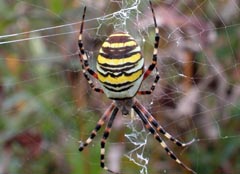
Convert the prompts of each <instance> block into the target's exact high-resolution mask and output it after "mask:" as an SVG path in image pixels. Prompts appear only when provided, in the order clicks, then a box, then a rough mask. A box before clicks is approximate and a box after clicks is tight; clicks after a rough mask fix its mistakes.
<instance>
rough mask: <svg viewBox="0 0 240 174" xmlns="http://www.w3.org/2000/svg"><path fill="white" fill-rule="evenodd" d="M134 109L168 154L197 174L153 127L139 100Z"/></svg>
mask: <svg viewBox="0 0 240 174" xmlns="http://www.w3.org/2000/svg"><path fill="white" fill-rule="evenodd" d="M133 109H134V110H135V112H136V113H137V114H138V115H139V117H140V119H141V120H142V121H143V124H144V126H145V128H146V129H148V130H149V132H150V133H151V134H152V135H153V136H154V138H155V139H156V140H157V141H158V142H159V143H160V145H161V146H162V147H163V148H164V150H165V151H166V152H167V154H168V155H169V156H170V157H171V158H172V159H173V160H175V161H176V162H177V163H178V164H179V165H181V166H182V167H184V168H185V169H186V170H188V171H190V172H191V173H194V174H196V172H195V171H193V170H192V169H191V168H189V167H188V166H186V165H185V164H184V163H182V162H181V161H180V160H179V159H178V157H177V156H176V155H175V154H174V153H173V152H172V150H171V149H169V148H168V147H167V144H166V143H165V142H164V141H163V140H162V138H161V137H160V136H159V134H158V133H157V132H156V130H155V129H154V128H153V127H152V125H151V124H150V123H149V121H148V119H147V116H145V113H144V112H142V110H141V108H140V107H139V104H138V102H135V104H134V105H133Z"/></svg>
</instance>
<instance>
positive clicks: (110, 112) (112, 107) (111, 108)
mask: <svg viewBox="0 0 240 174" xmlns="http://www.w3.org/2000/svg"><path fill="white" fill-rule="evenodd" d="M115 109H116V105H115V102H113V103H112V104H111V105H110V106H109V107H108V109H107V110H106V111H105V112H104V114H103V116H102V117H101V118H100V119H99V121H98V122H97V125H96V127H95V129H94V130H93V131H92V132H91V134H90V136H89V137H88V139H87V140H86V141H85V142H84V143H82V142H81V141H80V146H79V151H82V150H83V149H84V148H85V147H86V146H87V145H89V144H90V143H91V142H92V140H93V139H94V137H95V136H96V135H97V132H98V131H99V130H100V128H101V127H102V125H103V124H104V123H105V122H106V120H107V119H108V118H109V117H110V115H113V114H114V110H115Z"/></svg>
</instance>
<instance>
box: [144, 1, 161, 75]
mask: <svg viewBox="0 0 240 174" xmlns="http://www.w3.org/2000/svg"><path fill="white" fill-rule="evenodd" d="M149 3H150V8H151V10H152V15H153V21H154V26H155V43H154V49H153V56H152V63H151V64H150V65H149V67H148V69H147V70H146V71H145V72H144V76H143V79H146V78H147V77H148V76H149V75H150V74H151V72H152V71H153V70H154V68H155V67H156V64H157V52H158V45H159V40H160V36H159V29H158V26H157V21H156V17H155V13H154V10H153V7H152V2H151V1H149Z"/></svg>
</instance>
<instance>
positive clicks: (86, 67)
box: [78, 7, 103, 93]
mask: <svg viewBox="0 0 240 174" xmlns="http://www.w3.org/2000/svg"><path fill="white" fill-rule="evenodd" d="M86 9H87V8H86V7H84V11H83V16H82V22H81V27H80V32H79V38H78V47H79V50H80V51H79V59H80V63H81V65H82V71H83V74H84V77H85V78H86V79H87V81H88V83H89V85H90V87H91V88H92V89H93V90H94V91H96V92H100V93H103V90H102V89H101V88H97V87H95V85H94V84H93V81H92V80H91V79H90V78H89V77H88V75H87V72H88V73H89V74H90V75H91V76H93V77H94V78H95V79H98V75H97V73H96V72H95V71H93V70H92V69H91V68H90V67H89V63H88V56H87V54H86V53H85V50H84V47H83V43H82V33H83V26H84V18H85V14H86Z"/></svg>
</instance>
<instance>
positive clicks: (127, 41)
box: [78, 1, 196, 173]
mask: <svg viewBox="0 0 240 174" xmlns="http://www.w3.org/2000/svg"><path fill="white" fill-rule="evenodd" d="M149 4H150V8H151V11H152V16H153V21H154V26H155V43H154V49H153V56H152V62H151V64H150V65H149V66H148V68H147V69H146V70H144V58H143V57H142V54H141V49H140V46H138V44H137V43H136V41H135V40H134V38H133V37H132V36H130V35H129V34H128V33H126V32H116V33H113V34H111V35H110V36H109V37H108V38H107V39H106V40H105V42H104V43H103V45H102V47H101V48H100V50H99V55H98V57H97V63H96V69H97V72H95V71H94V70H92V69H91V67H90V66H89V63H88V55H87V54H86V53H85V50H84V47H83V41H82V34H83V26H84V18H85V14H86V7H84V11H83V15H82V22H81V26H80V32H79V40H78V46H79V49H80V51H79V59H80V63H81V66H82V72H83V74H84V77H85V78H86V80H87V82H88V83H89V85H90V87H91V88H92V89H93V90H94V91H96V92H99V93H104V94H105V95H106V96H107V97H108V98H109V99H112V100H113V102H112V103H111V104H110V106H109V107H108V108H107V110H106V111H105V113H104V114H103V115H102V117H101V118H100V119H99V121H98V122H97V125H96V127H95V128H94V129H93V131H92V132H91V134H90V136H89V137H88V138H87V140H86V141H85V142H84V143H83V142H81V141H80V146H79V151H82V150H83V149H84V148H85V147H86V146H87V145H89V144H90V143H91V142H92V140H93V139H94V137H95V136H96V135H97V132H98V131H99V130H100V128H101V127H102V126H103V125H104V123H105V122H107V125H106V128H105V130H104V133H103V137H102V139H101V155H100V165H101V167H102V168H103V169H105V170H107V171H109V172H112V173H116V172H113V171H112V170H111V169H109V168H108V167H107V166H106V165H105V143H106V141H107V138H108V136H109V134H110V132H111V128H112V124H113V121H114V119H115V117H116V115H117V112H118V111H119V110H121V112H122V114H123V115H128V114H129V112H130V110H131V109H132V108H133V110H134V111H135V112H136V113H137V115H138V116H139V118H140V119H141V121H142V122H143V124H144V126H145V128H146V129H147V130H148V131H149V132H150V133H151V134H152V135H153V137H154V138H155V139H156V140H157V141H158V142H159V143H160V145H161V146H162V147H163V148H164V150H165V151H166V152H167V154H168V155H169V156H170V157H171V158H172V159H173V160H175V161H176V162H177V163H178V164H179V165H181V166H182V167H184V168H185V169H186V170H188V171H190V172H191V173H196V172H195V171H193V170H192V169H191V168H189V167H188V166H186V165H185V164H184V163H183V162H181V161H180V160H179V158H178V157H177V156H176V155H175V154H174V153H173V152H172V151H171V150H170V149H169V148H168V147H167V145H166V143H165V142H164V141H163V139H162V138H161V137H160V135H159V133H161V134H163V135H164V136H165V137H166V138H167V139H169V140H171V141H172V142H173V143H175V144H176V145H178V146H180V147H185V146H188V145H190V144H192V143H193V142H194V139H193V140H192V141H189V142H187V143H182V142H180V141H179V140H178V139H176V138H174V137H173V136H172V135H170V134H169V133H168V132H166V131H165V130H164V129H163V127H162V126H161V125H160V124H159V123H158V121H157V120H156V119H155V118H154V117H153V116H152V115H151V114H150V112H149V111H148V110H147V109H146V108H145V107H144V106H143V105H142V104H141V103H140V102H139V101H138V100H137V99H136V98H135V96H136V95H149V94H151V93H152V92H153V91H154V89H155V86H156V84H157V82H158V80H159V78H160V77H159V72H158V70H157V66H156V65H157V52H158V44H159V40H160V36H159V29H158V26H157V22H156V17H155V13H154V10H153V7H152V3H151V1H149ZM154 69H155V70H156V76H155V80H154V81H153V84H152V86H151V88H150V89H149V90H146V91H142V90H140V86H141V83H142V82H143V81H144V80H145V79H146V78H147V77H148V76H149V75H150V74H151V72H152V71H153V70H154ZM89 75H90V76H92V77H93V78H95V79H96V80H97V81H98V82H99V84H100V87H96V86H95V84H94V82H93V81H92V80H91V78H90V76H89Z"/></svg>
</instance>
